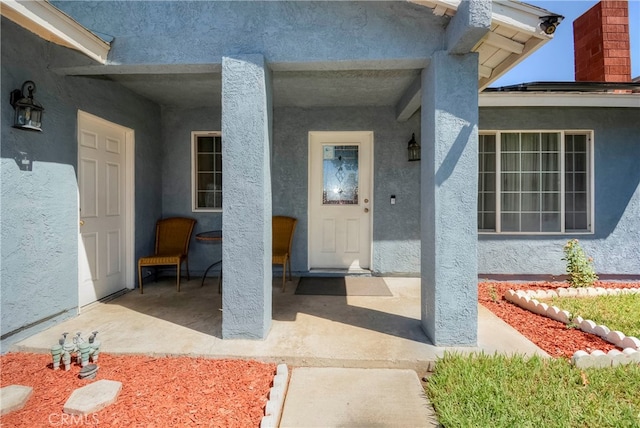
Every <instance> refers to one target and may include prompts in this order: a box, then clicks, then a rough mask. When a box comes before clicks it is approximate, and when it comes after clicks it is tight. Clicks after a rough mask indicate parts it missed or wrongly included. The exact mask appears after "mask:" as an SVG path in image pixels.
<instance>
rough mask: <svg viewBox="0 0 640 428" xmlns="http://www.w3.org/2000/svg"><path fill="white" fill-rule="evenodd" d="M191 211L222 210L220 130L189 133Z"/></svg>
mask: <svg viewBox="0 0 640 428" xmlns="http://www.w3.org/2000/svg"><path fill="white" fill-rule="evenodd" d="M191 176H192V185H191V188H192V189H193V194H192V200H193V211H221V210H222V136H221V134H220V132H214V131H194V132H192V133H191Z"/></svg>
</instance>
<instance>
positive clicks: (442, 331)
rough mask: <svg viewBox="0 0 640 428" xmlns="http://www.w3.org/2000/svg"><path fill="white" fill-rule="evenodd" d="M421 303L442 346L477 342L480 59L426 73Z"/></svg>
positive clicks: (443, 55)
mask: <svg viewBox="0 0 640 428" xmlns="http://www.w3.org/2000/svg"><path fill="white" fill-rule="evenodd" d="M421 127H422V141H421V146H422V161H421V162H422V163H421V205H422V206H421V219H420V222H421V240H422V246H421V254H422V256H421V257H422V262H421V271H422V273H421V280H422V282H421V287H422V290H421V291H422V292H421V307H422V328H423V329H424V331H425V333H426V334H427V336H428V337H429V338H430V339H431V341H432V342H433V344H434V345H438V346H446V345H463V346H464V345H470V346H474V345H475V344H476V342H477V330H478V307H477V305H478V301H477V294H478V288H477V283H478V279H477V275H478V272H477V271H478V268H477V187H478V57H477V54H475V53H468V54H464V55H451V54H449V53H447V52H445V51H439V52H436V53H435V54H434V55H433V57H432V59H431V62H430V64H429V66H428V67H427V68H426V69H424V70H423V71H422V110H421Z"/></svg>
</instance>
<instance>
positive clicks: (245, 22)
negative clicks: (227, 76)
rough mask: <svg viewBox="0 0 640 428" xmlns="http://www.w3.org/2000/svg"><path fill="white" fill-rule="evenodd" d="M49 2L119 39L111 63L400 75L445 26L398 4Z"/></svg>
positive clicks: (434, 45)
mask: <svg viewBox="0 0 640 428" xmlns="http://www.w3.org/2000/svg"><path fill="white" fill-rule="evenodd" d="M52 3H53V4H54V5H55V6H56V7H58V8H60V9H61V10H63V11H64V12H66V13H68V14H69V15H70V16H73V17H74V18H75V19H76V20H77V21H78V22H80V23H81V24H82V25H84V26H85V27H86V28H90V29H92V30H94V31H98V32H101V33H104V34H113V35H117V38H116V41H115V43H114V44H113V47H112V50H111V52H110V54H109V59H110V60H111V61H113V62H114V63H117V64H145V65H152V64H173V65H176V64H183V65H188V64H220V63H221V61H222V56H224V55H233V54H241V53H257V52H259V53H261V54H262V55H264V57H265V58H267V60H268V61H269V62H270V63H271V64H274V63H277V64H282V65H284V66H287V65H289V66H295V67H305V66H307V67H308V66H312V67H314V68H315V69H323V68H325V67H323V66H322V64H331V63H333V62H335V61H347V60H351V59H357V60H359V61H372V62H376V61H380V62H383V61H386V62H393V63H394V64H395V66H396V67H397V68H402V67H403V66H404V65H406V63H404V62H405V61H409V62H411V61H416V60H417V59H419V60H420V61H421V62H422V63H424V62H425V59H426V58H429V57H430V55H431V53H432V52H433V51H435V50H438V49H440V48H441V43H442V35H443V33H444V23H446V22H447V20H448V18H445V17H437V16H434V15H433V13H432V12H431V10H430V9H428V8H424V7H421V6H418V5H413V4H410V3H407V2H397V1H382V2H368V1H362V2H358V1H342V2H325V1H316V2H295V1H290V2H246V1H166V2H131V1H93V2H89V1H88V2H84V1H83V2H76V1H53V2H52ZM177 16H179V17H180V19H170V20H168V19H167V17H177ZM438 30H440V31H439V32H438ZM414 64H415V63H414ZM347 69H348V68H347Z"/></svg>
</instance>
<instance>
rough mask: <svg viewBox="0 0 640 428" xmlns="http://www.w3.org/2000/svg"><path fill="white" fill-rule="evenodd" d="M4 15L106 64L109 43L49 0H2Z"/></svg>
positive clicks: (0, 1)
mask: <svg viewBox="0 0 640 428" xmlns="http://www.w3.org/2000/svg"><path fill="white" fill-rule="evenodd" d="M0 12H1V13H2V16H4V17H6V18H7V19H10V20H11V21H13V22H15V23H16V24H18V25H20V26H21V27H23V28H25V29H27V30H29V31H31V32H32V33H34V34H36V35H38V36H39V37H40V38H42V39H44V40H47V41H49V42H52V43H55V44H57V45H60V46H65V47H68V48H71V49H74V50H77V51H79V52H82V53H83V54H85V55H87V56H88V57H90V58H92V59H94V60H96V61H98V62H99V63H101V64H105V63H106V61H107V55H108V53H109V49H110V47H111V46H110V45H109V43H107V42H105V41H104V40H102V39H101V38H100V37H98V36H96V35H95V34H93V33H92V32H91V31H89V30H88V29H86V28H85V27H83V26H82V25H80V24H79V23H78V22H76V21H75V20H74V19H73V18H71V17H69V16H68V15H66V14H65V13H64V12H62V11H61V10H60V9H58V8H56V7H55V6H53V5H52V4H51V3H49V2H48V1H44V0H39V1H33V0H0Z"/></svg>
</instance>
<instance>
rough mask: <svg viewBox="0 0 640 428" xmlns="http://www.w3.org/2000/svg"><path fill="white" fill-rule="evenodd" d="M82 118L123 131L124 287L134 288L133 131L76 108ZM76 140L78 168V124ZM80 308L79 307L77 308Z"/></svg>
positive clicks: (79, 117) (79, 236)
mask: <svg viewBox="0 0 640 428" xmlns="http://www.w3.org/2000/svg"><path fill="white" fill-rule="evenodd" d="M81 118H84V119H87V120H92V121H96V122H101V123H103V124H106V125H108V126H117V127H119V128H121V129H122V130H123V131H124V133H125V149H124V156H125V183H124V187H125V207H124V216H125V220H124V221H125V227H126V234H125V235H126V236H125V238H124V278H125V287H126V288H128V289H131V290H132V289H134V288H135V277H136V268H135V260H134V258H135V252H134V249H135V131H134V130H133V129H131V128H127V127H125V126H122V125H119V124H117V123H114V122H111V121H108V120H105V119H103V118H101V117H99V116H95V115H93V114H91V113H87V112H85V111H82V110H78V119H77V120H78V122H77V123H78V124H79V123H80V119H81ZM77 133H78V135H77V138H76V139H77V141H76V147H77V148H78V161H77V162H78V163H77V165H78V168H79V167H80V159H79V158H80V126H77ZM76 205H77V206H78V208H79V207H80V192H79V191H78V193H77V200H76ZM77 212H78V221H77V224H78V239H79V240H80V239H82V237H81V235H80V209H78V210H77ZM79 257H80V255H78V258H77V260H76V267H77V269H78V271H79V269H80V258H79ZM79 287H80V277H78V292H79ZM79 309H80V308H79Z"/></svg>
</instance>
